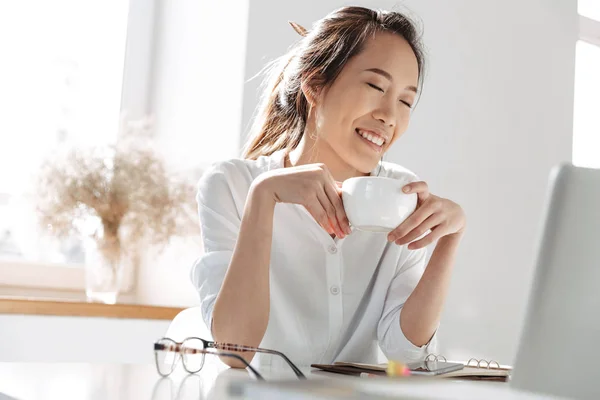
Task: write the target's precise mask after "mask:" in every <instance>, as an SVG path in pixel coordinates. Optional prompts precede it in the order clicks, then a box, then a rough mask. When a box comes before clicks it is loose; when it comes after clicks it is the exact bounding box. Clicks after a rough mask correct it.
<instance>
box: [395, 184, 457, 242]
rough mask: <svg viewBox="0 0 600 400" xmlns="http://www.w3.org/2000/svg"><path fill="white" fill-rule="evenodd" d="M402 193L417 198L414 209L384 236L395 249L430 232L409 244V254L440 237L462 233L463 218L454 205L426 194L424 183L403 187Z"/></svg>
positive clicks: (446, 200)
mask: <svg viewBox="0 0 600 400" xmlns="http://www.w3.org/2000/svg"><path fill="white" fill-rule="evenodd" d="M402 191H403V192H404V193H407V194H409V193H416V194H417V198H418V200H417V208H416V210H415V212H413V213H412V214H411V215H410V216H409V217H408V218H407V219H406V220H405V221H404V222H402V223H401V224H400V225H399V226H398V227H397V228H396V229H394V230H393V231H392V232H390V233H389V234H388V240H389V241H390V242H395V243H396V244H398V245H403V244H406V243H410V242H411V241H413V240H415V239H416V238H418V237H420V236H421V235H423V234H424V233H425V232H427V231H428V230H431V233H429V234H428V235H427V236H425V237H423V238H421V239H419V240H417V241H416V242H414V243H410V244H409V245H408V248H409V249H410V250H416V249H420V248H422V247H425V246H428V245H430V244H431V243H433V242H435V241H436V240H438V239H439V238H441V237H442V236H446V235H453V234H461V233H462V232H463V230H464V229H465V225H466V220H467V219H466V216H465V212H464V211H463V209H462V207H461V206H459V205H458V204H456V203H455V202H453V201H451V200H448V199H444V198H441V197H438V196H435V195H433V194H431V193H429V187H428V186H427V183H425V182H422V181H420V182H411V183H409V184H408V185H406V186H404V187H403V189H402Z"/></svg>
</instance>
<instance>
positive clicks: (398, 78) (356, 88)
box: [314, 33, 419, 173]
mask: <svg viewBox="0 0 600 400" xmlns="http://www.w3.org/2000/svg"><path fill="white" fill-rule="evenodd" d="M418 78H419V71H418V64H417V59H416V56H415V54H414V52H413V50H412V49H411V47H410V45H409V44H408V42H406V40H404V39H403V38H401V37H400V36H398V35H395V34H392V33H378V34H377V35H375V36H374V37H372V38H371V39H370V40H369V41H368V42H367V43H366V44H365V47H364V49H363V51H362V52H361V53H360V54H358V55H357V56H355V57H353V58H352V59H351V60H349V61H348V63H347V64H346V65H345V66H344V68H343V69H342V71H341V73H340V74H339V75H338V77H337V79H336V80H335V81H334V82H333V84H332V85H330V86H328V87H327V88H326V89H324V90H323V91H322V92H321V93H320V94H319V95H318V97H317V98H316V99H315V102H314V103H315V104H314V111H315V114H314V123H315V127H316V133H317V136H318V138H319V141H321V142H322V143H321V144H320V145H319V147H321V148H323V146H325V149H324V150H332V151H331V152H332V153H335V154H336V155H337V156H338V157H339V159H340V161H342V162H343V163H345V164H347V165H348V166H349V167H351V168H353V169H356V170H358V171H360V172H362V173H369V172H370V171H372V170H373V168H375V166H376V165H377V163H378V162H379V160H380V159H381V157H382V155H383V153H384V152H385V151H387V149H388V148H389V147H390V146H391V145H392V144H393V143H394V142H395V141H396V140H397V139H398V138H399V137H400V136H401V135H402V134H403V133H404V131H406V128H407V127H408V122H409V119H410V113H411V107H412V106H413V104H414V101H415V97H416V90H417V84H418ZM327 148H328V149H327Z"/></svg>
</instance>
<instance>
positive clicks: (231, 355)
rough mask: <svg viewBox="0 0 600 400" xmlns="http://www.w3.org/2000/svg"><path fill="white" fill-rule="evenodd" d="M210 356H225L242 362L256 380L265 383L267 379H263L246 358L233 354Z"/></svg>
mask: <svg viewBox="0 0 600 400" xmlns="http://www.w3.org/2000/svg"><path fill="white" fill-rule="evenodd" d="M207 353H208V354H214V355H217V356H224V357H231V358H235V359H236V360H239V361H241V362H242V364H244V365H245V366H246V368H248V369H249V370H250V371H252V373H253V374H254V376H256V379H258V380H261V381H264V380H265V378H263V377H262V375H261V374H259V373H258V371H257V370H256V369H254V367H253V366H252V365H250V364H248V361H246V360H245V359H244V357H242V356H240V355H239V354H233V353H213V352H207Z"/></svg>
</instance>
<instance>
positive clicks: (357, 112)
mask: <svg viewBox="0 0 600 400" xmlns="http://www.w3.org/2000/svg"><path fill="white" fill-rule="evenodd" d="M361 97H362V98H364V96H360V95H359V93H355V92H354V91H352V90H345V91H343V93H337V94H336V95H335V96H330V97H328V99H327V101H326V102H325V103H324V104H323V106H322V107H320V108H319V110H318V113H317V115H316V125H317V129H318V132H319V133H321V134H322V136H323V137H328V138H334V137H335V138H336V139H339V138H340V137H342V136H344V135H349V133H351V132H352V126H353V124H354V122H355V121H356V120H357V119H358V118H360V117H361V116H363V115H364V114H365V113H366V111H365V110H368V107H367V106H366V105H365V104H364V103H365V101H364V100H362V101H361Z"/></svg>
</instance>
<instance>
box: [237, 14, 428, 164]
mask: <svg viewBox="0 0 600 400" xmlns="http://www.w3.org/2000/svg"><path fill="white" fill-rule="evenodd" d="M292 26H293V27H294V29H295V30H296V31H297V32H298V33H299V34H301V35H302V36H304V37H303V39H302V40H300V41H299V42H298V43H297V44H296V45H295V46H294V47H292V49H291V50H290V51H289V52H288V53H287V54H286V55H284V56H283V57H280V58H279V59H277V60H275V61H274V62H272V63H270V64H269V65H268V66H267V68H266V71H267V78H266V79H265V82H264V83H265V84H266V86H265V87H264V92H263V95H262V99H261V103H260V105H259V107H258V110H257V111H258V112H257V114H256V118H255V120H254V123H253V126H252V130H251V135H252V136H251V138H250V140H249V142H248V144H247V145H246V148H245V150H244V158H247V159H256V158H258V157H260V156H263V155H265V156H267V155H271V154H272V153H274V152H275V151H277V150H281V149H293V148H295V147H296V146H298V144H299V143H300V140H301V139H302V135H303V133H304V128H305V125H306V120H307V118H308V111H309V104H308V101H307V99H306V97H305V96H304V93H303V92H302V89H301V85H302V83H304V84H305V85H306V87H307V88H309V90H311V91H314V92H315V93H316V92H318V91H320V90H321V89H323V88H325V87H327V86H328V85H331V84H332V83H333V82H334V80H335V79H336V78H337V76H338V75H339V74H340V72H341V70H342V68H343V67H344V65H346V63H347V62H348V60H350V59H351V58H352V57H354V56H356V55H357V54H359V53H360V52H361V51H362V50H363V48H364V45H365V43H366V41H367V39H368V38H369V37H372V36H374V35H375V34H376V33H378V32H390V33H394V34H397V35H399V36H401V37H402V38H404V39H405V40H406V41H407V42H408V44H409V45H410V46H411V48H412V49H413V51H414V53H415V56H416V58H417V64H418V69H419V88H421V87H422V85H423V70H424V61H425V60H424V51H423V47H422V44H421V33H420V31H419V30H418V29H417V27H416V24H415V23H414V22H413V21H412V20H411V19H410V18H408V17H407V16H405V15H404V14H401V13H399V12H395V11H383V10H371V9H368V8H364V7H343V8H340V9H338V10H336V11H333V12H332V13H330V14H329V15H327V16H326V17H325V18H323V19H321V20H319V21H317V22H316V23H315V24H314V26H313V29H312V30H311V31H310V32H308V31H306V30H305V29H304V28H302V27H301V26H299V25H298V24H295V23H292ZM419 92H420V90H419Z"/></svg>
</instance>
